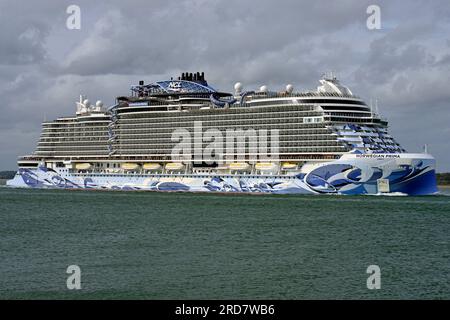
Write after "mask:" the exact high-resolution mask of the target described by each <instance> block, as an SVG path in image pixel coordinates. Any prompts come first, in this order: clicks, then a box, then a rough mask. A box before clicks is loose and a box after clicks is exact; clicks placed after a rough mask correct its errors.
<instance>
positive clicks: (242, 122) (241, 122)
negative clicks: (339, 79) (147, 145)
mask: <svg viewBox="0 0 450 320" xmlns="http://www.w3.org/2000/svg"><path fill="white" fill-rule="evenodd" d="M309 119H310V118H287V119H279V118H277V119H235V120H226V121H199V122H200V123H201V124H202V126H203V127H211V128H217V127H232V128H236V127H238V126H252V125H254V124H267V125H273V124H282V125H283V126H284V125H288V124H290V123H296V124H302V125H303V124H308V123H309V122H307V121H306V120H309ZM154 125H155V126H154V127H153V126H152V128H166V127H169V126H170V127H172V128H173V127H174V128H179V127H192V126H193V125H194V122H192V121H184V122H177V123H170V124H166V123H155V124H154ZM117 126H118V127H120V128H124V129H133V128H146V127H149V126H150V125H149V124H148V123H142V124H137V123H135V124H127V123H122V122H119V123H118V124H117Z"/></svg>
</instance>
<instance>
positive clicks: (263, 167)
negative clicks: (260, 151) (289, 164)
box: [255, 162, 277, 171]
mask: <svg viewBox="0 0 450 320" xmlns="http://www.w3.org/2000/svg"><path fill="white" fill-rule="evenodd" d="M255 169H256V170H260V171H274V170H276V169H277V165H276V164H275V163H272V162H258V163H257V164H256V165H255Z"/></svg>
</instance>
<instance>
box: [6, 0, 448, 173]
mask: <svg viewBox="0 0 450 320" xmlns="http://www.w3.org/2000/svg"><path fill="white" fill-rule="evenodd" d="M71 4H75V5H78V6H79V7H80V8H81V29H80V30H69V29H68V28H67V27H66V19H67V18H68V17H69V14H67V13H66V9H67V7H68V6H69V5H71ZM371 4H377V5H379V6H380V8H381V29H380V30H369V29H368V28H367V26H366V20H367V18H368V14H367V13H366V9H367V7H368V6H369V5H371ZM330 70H333V71H335V72H336V73H337V75H338V77H339V78H340V79H341V81H342V82H343V83H344V84H346V85H348V86H349V87H350V89H351V90H352V91H353V92H354V93H355V94H357V95H359V96H361V97H363V98H364V99H365V100H366V101H369V100H370V99H371V98H377V99H378V104H379V109H380V113H382V115H383V116H385V117H387V118H388V120H389V121H390V132H391V133H392V134H393V135H394V137H395V138H396V139H397V141H399V142H400V144H401V145H402V146H403V147H404V148H406V149H407V151H409V152H418V151H421V150H422V147H423V145H424V144H428V150H429V152H430V153H432V154H433V155H434V156H435V157H436V159H437V162H438V171H440V172H442V171H450V1H448V0H442V1H439V0H435V1H426V0H424V1H392V0H390V1H361V0H339V1H329V0H324V1H318V0H314V1H313V0H311V1H300V0H294V1H274V0H270V1H266V0H252V1H245V0H236V1H235V0H226V1H225V0H224V1H215V0H188V1H180V0H177V1H169V0H165V1H159V0H142V1H138V0H135V1H133V0H131V1H130V0H129V1H123V0H122V1H76V0H71V1H61V0H59V1H56V0H55V1H44V0H36V1H22V0H12V1H10V0H0V97H1V103H0V114H1V115H0V150H1V152H0V170H1V169H15V168H16V164H15V161H16V158H17V156H20V155H24V154H29V153H31V152H32V151H33V150H34V148H35V145H36V142H37V140H38V138H39V134H40V129H41V122H42V121H43V120H44V119H47V120H50V119H54V118H56V117H59V116H63V115H73V114H74V112H75V101H76V100H77V99H78V96H79V94H80V93H82V94H85V95H88V97H89V98H90V100H91V101H96V100H98V99H100V100H103V101H104V102H105V103H106V104H111V103H113V101H114V98H115V97H116V96H119V95H124V94H127V93H128V90H129V86H130V85H131V84H135V83H137V82H138V81H139V80H141V79H142V80H145V81H146V82H149V81H156V80H163V79H167V78H170V77H171V76H174V77H176V76H178V74H179V73H181V72H183V71H190V72H195V71H204V72H205V74H206V78H207V80H208V81H209V83H210V84H211V85H212V86H213V87H215V88H218V89H220V90H222V91H232V88H233V84H234V83H235V82H237V81H240V82H242V83H243V84H244V87H245V88H247V89H256V88H258V87H259V86H261V85H263V84H265V85H267V86H268V87H269V89H272V90H280V89H282V88H284V87H285V85H286V84H287V83H292V84H293V85H294V87H295V89H296V90H309V89H315V88H316V87H317V85H318V80H319V79H320V76H321V74H322V73H323V72H325V71H330Z"/></svg>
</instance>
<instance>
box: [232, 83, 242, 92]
mask: <svg viewBox="0 0 450 320" xmlns="http://www.w3.org/2000/svg"><path fill="white" fill-rule="evenodd" d="M234 90H236V92H241V90H242V83H240V82H236V83H235V85H234Z"/></svg>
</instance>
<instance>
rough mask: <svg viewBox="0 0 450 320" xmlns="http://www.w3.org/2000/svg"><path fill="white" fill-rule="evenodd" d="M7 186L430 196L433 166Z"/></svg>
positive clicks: (348, 159)
mask: <svg viewBox="0 0 450 320" xmlns="http://www.w3.org/2000/svg"><path fill="white" fill-rule="evenodd" d="M7 185H9V186H14V187H28V188H61V189H94V190H96V189H97V190H98V189H102V190H103V189H106V190H127V191H138V190H142V191H146V190H148V191H186V192H188V191H190V192H245V193H254V192H258V193H261V192H263V193H274V194H350V195H357V194H378V193H394V192H395V193H404V194H408V195H427V194H433V193H436V192H437V191H438V190H437V186H436V178H435V160H434V158H433V157H432V156H430V155H428V154H408V153H399V154H346V155H344V156H342V158H341V159H339V160H336V161H331V162H325V163H321V164H317V163H315V164H308V163H307V164H305V165H304V166H303V168H302V169H301V171H300V172H297V173H292V174H291V175H276V174H274V175H255V174H251V173H245V174H244V173H241V174H188V173H185V172H179V173H173V174H150V173H147V174H143V173H139V172H128V173H126V172H122V173H100V172H93V171H91V172H87V173H86V172H85V173H77V172H74V171H72V170H67V169H59V168H55V169H50V168H47V167H46V166H42V165H41V166H39V167H37V168H20V169H19V171H18V172H17V174H16V176H15V177H14V179H12V180H9V181H8V182H7Z"/></svg>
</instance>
